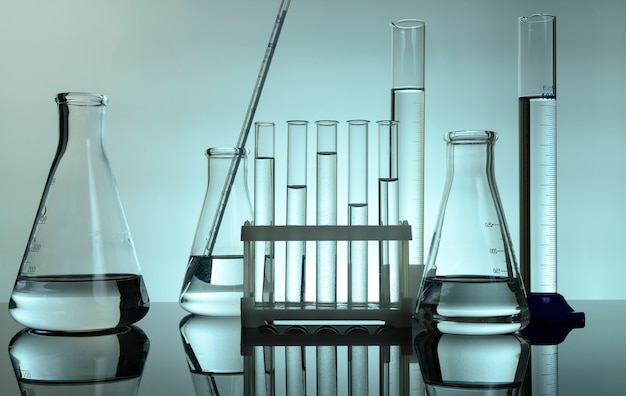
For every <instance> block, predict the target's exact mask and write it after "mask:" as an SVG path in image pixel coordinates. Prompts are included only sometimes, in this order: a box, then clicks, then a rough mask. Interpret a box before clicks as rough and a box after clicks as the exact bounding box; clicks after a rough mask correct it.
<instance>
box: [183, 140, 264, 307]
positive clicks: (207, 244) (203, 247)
mask: <svg viewBox="0 0 626 396" xmlns="http://www.w3.org/2000/svg"><path fill="white" fill-rule="evenodd" d="M206 155H207V157H208V159H209V181H208V186H207V190H206V195H205V197H204V204H203V205H202V212H201V213H200V220H199V221H198V227H197V228H196V235H195V237H194V240H193V245H192V247H191V254H190V257H189V263H188V265H187V273H186V274H185V279H184V281H183V287H182V291H181V294H180V305H181V306H182V307H183V308H184V309H185V310H187V311H189V312H191V313H195V314H198V315H207V316H236V315H239V313H240V304H241V298H242V297H243V242H241V226H242V225H243V224H244V222H246V221H251V220H253V215H252V203H251V200H250V195H249V193H248V185H247V179H246V177H247V151H246V150H245V149H241V148H209V149H208V150H207V152H206ZM235 156H240V161H241V162H240V166H239V170H238V172H237V173H236V175H235V178H234V180H233V185H232V188H231V191H230V195H229V199H228V202H227V203H226V206H225V207H224V213H223V214H222V220H221V223H220V224H219V228H218V229H213V228H212V227H213V226H214V223H215V221H214V219H215V216H216V215H217V208H218V204H219V202H218V200H219V198H220V193H221V192H222V189H223V187H224V185H225V183H226V177H227V175H228V172H229V169H230V165H231V162H232V160H233V158H234V157H235Z"/></svg>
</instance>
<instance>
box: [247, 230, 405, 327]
mask: <svg viewBox="0 0 626 396" xmlns="http://www.w3.org/2000/svg"><path fill="white" fill-rule="evenodd" d="M410 239H411V227H410V226H409V225H408V223H406V222H404V223H403V224H401V225H389V226H375V225H371V226H370V225H368V226H349V225H345V226H254V225H252V224H251V223H246V225H244V226H243V227H242V233H241V240H242V241H243V243H244V268H245V270H244V296H243V298H242V299H241V326H242V328H244V329H245V328H260V327H263V326H267V325H268V324H273V323H275V322H280V323H286V324H288V323H290V322H291V323H300V322H302V321H305V322H313V323H321V322H324V321H329V322H332V321H339V320H340V321H349V322H351V323H358V322H364V321H365V322H367V321H380V322H383V323H384V324H385V325H389V326H393V327H396V328H407V327H411V314H412V309H413V299H412V297H411V296H409V295H408V290H409V285H408V279H409V276H408V241H409V240H410ZM328 240H334V241H389V240H394V241H398V242H399V245H400V299H399V301H398V302H384V301H375V302H367V303H356V304H353V303H350V302H336V303H332V304H328V303H324V304H319V303H316V302H314V301H302V302H297V303H294V302H285V301H275V299H274V295H273V292H272V290H273V288H274V268H273V263H274V258H273V257H270V258H269V261H270V268H267V267H266V271H265V273H263V274H256V273H255V262H254V260H255V254H254V249H255V245H256V242H261V241H264V242H277V241H307V242H308V241H313V242H314V241H328ZM379 268H381V265H380V263H379ZM257 276H261V277H264V280H265V284H266V285H267V289H268V290H264V291H257V290H255V279H256V277H257ZM383 287H385V285H384V284H382V285H381V288H383ZM383 292H384V291H383V290H381V293H380V294H381V295H382V294H383ZM257 293H261V294H262V298H261V301H259V298H258V297H257V298H256V299H255V295H256V294H257Z"/></svg>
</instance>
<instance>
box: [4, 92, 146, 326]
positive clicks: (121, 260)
mask: <svg viewBox="0 0 626 396" xmlns="http://www.w3.org/2000/svg"><path fill="white" fill-rule="evenodd" d="M56 102H57V105H58V110H59V133H60V136H59V145H58V147H57V152H56V155H55V157H54V160H53V162H52V166H51V169H50V173H49V174H48V180H47V182H46V186H45V189H44V192H43V195H42V198H41V201H40V204H39V209H38V212H37V217H36V219H35V222H34V225H33V228H32V231H31V234H30V237H29V241H28V245H27V247H26V251H25V253H24V257H23V260H22V264H21V267H20V270H19V273H18V276H17V279H16V282H15V286H14V288H13V293H12V295H11V300H10V302H9V311H10V312H11V315H12V316H13V318H14V319H15V320H16V321H18V322H19V323H21V324H23V325H24V326H27V327H32V328H35V329H40V330H48V331H65V332H83V331H98V330H103V329H109V328H114V327H120V326H124V325H128V324H131V323H134V322H136V321H138V320H139V319H141V318H142V317H144V315H145V314H146V313H147V311H148V308H149V305H150V302H149V299H148V294H147V291H146V288H145V285H144V282H143V277H142V275H141V271H140V267H139V262H138V260H137V256H136V253H135V247H134V244H133V240H132V238H131V235H130V231H129V228H128V224H127V222H126V217H125V215H124V210H123V208H122V204H121V201H120V198H119V196H118V192H117V187H116V185H115V180H114V177H113V172H112V170H111V167H110V165H109V160H108V159H107V156H106V154H105V152H104V147H103V132H104V114H105V107H106V104H107V98H106V96H103V95H99V94H91V93H77V92H69V93H60V94H58V95H57V97H56Z"/></svg>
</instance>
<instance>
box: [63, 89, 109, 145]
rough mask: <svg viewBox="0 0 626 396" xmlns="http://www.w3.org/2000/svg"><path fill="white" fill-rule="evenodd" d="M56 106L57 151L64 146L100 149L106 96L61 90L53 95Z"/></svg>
mask: <svg viewBox="0 0 626 396" xmlns="http://www.w3.org/2000/svg"><path fill="white" fill-rule="evenodd" d="M56 101H57V104H58V108H59V152H58V153H57V155H59V154H62V153H63V152H65V150H66V149H67V148H68V147H81V149H87V150H88V151H92V150H98V151H100V150H102V149H103V143H102V139H103V135H104V114H105V108H106V103H107V99H106V97H105V96H103V95H98V94H86V93H63V94H59V95H58V96H57V98H56Z"/></svg>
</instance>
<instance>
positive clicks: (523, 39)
mask: <svg viewBox="0 0 626 396" xmlns="http://www.w3.org/2000/svg"><path fill="white" fill-rule="evenodd" d="M555 24H556V18H555V17H554V16H553V15H545V14H534V15H530V16H528V17H520V18H518V40H519V43H518V51H519V53H518V62H519V65H518V93H519V147H520V155H519V161H520V166H519V169H520V178H519V183H520V273H521V276H522V280H523V281H524V286H525V288H526V291H528V292H530V293H556V292H557V286H556V280H557V277H556V275H557V274H556V261H557V248H556V240H557V224H556V222H557V214H556V200H557V197H556V56H555V55H556V40H555Z"/></svg>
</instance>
